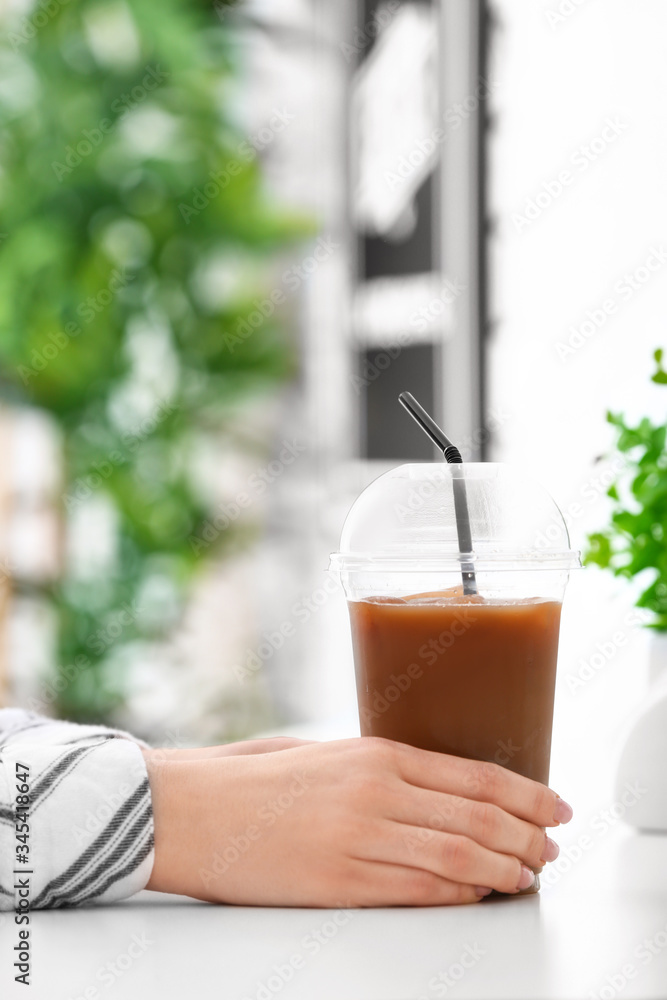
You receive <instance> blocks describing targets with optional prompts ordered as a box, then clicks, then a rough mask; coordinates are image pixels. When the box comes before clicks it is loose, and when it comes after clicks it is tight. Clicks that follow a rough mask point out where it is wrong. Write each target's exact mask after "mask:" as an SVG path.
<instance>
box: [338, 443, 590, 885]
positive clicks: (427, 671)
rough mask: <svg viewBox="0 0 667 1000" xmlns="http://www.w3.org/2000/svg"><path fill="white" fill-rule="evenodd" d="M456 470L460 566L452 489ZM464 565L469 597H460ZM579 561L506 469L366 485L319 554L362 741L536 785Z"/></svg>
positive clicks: (417, 472)
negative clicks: (388, 742)
mask: <svg viewBox="0 0 667 1000" xmlns="http://www.w3.org/2000/svg"><path fill="white" fill-rule="evenodd" d="M462 474H463V476H464V479H465V483H466V493H467V500H468V510H469V517H470V529H471V536H472V548H473V553H472V555H469V554H466V555H465V558H463V557H462V555H461V553H460V552H459V548H458V536H457V529H456V519H455V512H454V492H453V476H454V475H455V476H457V477H459V478H460V477H461V475H462ZM470 563H472V565H473V566H474V572H475V578H476V582H477V588H478V591H479V593H478V594H477V595H470V596H464V595H463V588H462V585H461V572H462V564H465V566H466V567H469V565H470ZM580 565H581V562H580V557H579V553H578V552H575V551H573V550H572V549H571V547H570V540H569V537H568V532H567V528H566V525H565V522H564V520H563V517H562V514H561V513H560V511H559V509H558V507H557V506H556V504H555V503H554V501H553V500H552V498H551V497H550V496H549V494H548V493H547V492H546V491H545V490H544V489H543V488H542V487H541V486H540V485H539V484H537V483H536V482H534V481H533V480H531V479H529V478H527V477H525V476H523V475H522V474H521V472H520V471H516V470H513V469H511V468H509V467H507V466H503V465H498V464H491V463H483V464H473V463H471V464H467V465H464V466H457V467H453V466H448V465H443V464H423V465H403V466H401V467H399V468H397V469H394V470H393V471H391V472H389V473H386V474H385V475H383V476H380V477H379V478H378V479H376V480H375V481H374V482H373V483H371V485H370V486H369V487H368V488H367V489H366V490H364V492H363V493H362V494H361V495H360V497H359V498H358V499H357V501H356V502H355V503H354V505H353V506H352V509H351V510H350V513H349V515H348V517H347V519H346V522H345V525H344V528H343V532H342V536H341V543H340V551H339V552H337V553H335V554H334V555H332V557H331V569H332V570H333V571H334V572H335V573H336V574H337V575H338V577H339V579H340V580H341V582H342V584H343V587H344V590H345V594H346V597H347V601H348V607H349V612H350V622H351V627H352V641H353V650H354V664H355V673H356V680H357V698H358V707H359V721H360V726H361V734H362V736H383V737H386V738H388V739H392V740H397V741H399V742H402V743H409V744H412V745H413V746H417V747H422V748H423V749H426V750H435V751H440V752H442V753H448V754H454V755H456V756H459V757H468V758H471V759H474V760H482V761H493V762H495V763H497V764H500V765H502V766H503V767H507V768H509V769H510V770H513V771H516V772H518V773H519V774H523V775H525V776H526V777H529V778H533V779H534V780H536V781H541V782H543V783H544V784H547V782H548V780H549V763H550V753H551V732H552V723H553V704H554V688H555V679H556V661H557V655H558V635H559V626H560V612H561V605H562V601H563V596H564V592H565V587H566V584H567V580H568V575H569V572H570V570H571V569H573V568H575V567H578V566H580ZM536 883H537V880H536ZM537 884H538V883H537ZM533 891H534V890H533Z"/></svg>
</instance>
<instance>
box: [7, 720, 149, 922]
mask: <svg viewBox="0 0 667 1000" xmlns="http://www.w3.org/2000/svg"><path fill="white" fill-rule="evenodd" d="M142 746H146V744H144V743H142V742H141V741H140V740H135V739H134V738H133V737H132V736H130V734H129V733H125V732H122V731H121V730H117V729H108V728H106V727H104V726H80V725H76V724H75V723H70V722H58V721H54V720H53V719H46V718H44V717H42V716H39V715H36V714H35V713H34V712H26V711H23V710H21V709H15V708H7V709H0V910H11V909H14V908H16V907H18V905H19V903H20V899H21V896H24V895H25V894H26V890H22V889H21V886H22V885H26V884H28V885H29V894H30V898H29V903H30V907H31V908H32V909H38V908H42V907H59V906H80V905H82V904H89V903H92V902H101V903H108V902H112V901H113V900H118V899H122V898H124V897H126V896H131V895H132V894H133V893H135V892H138V891H139V890H140V889H143V888H144V886H145V885H146V883H147V882H148V880H149V878H150V874H151V871H152V868H153V860H154V846H153V844H154V838H153V812H152V805H151V795H150V788H149V784H148V775H147V771H146V764H145V761H144V757H143V754H142V753H141V749H140V747H142ZM26 786H27V788H26ZM24 858H25V860H23V859H24ZM28 874H29V878H28Z"/></svg>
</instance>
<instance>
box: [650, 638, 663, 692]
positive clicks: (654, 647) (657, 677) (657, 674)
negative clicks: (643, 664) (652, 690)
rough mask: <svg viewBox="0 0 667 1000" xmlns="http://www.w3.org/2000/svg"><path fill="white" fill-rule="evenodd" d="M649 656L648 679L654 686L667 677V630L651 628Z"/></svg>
mask: <svg viewBox="0 0 667 1000" xmlns="http://www.w3.org/2000/svg"><path fill="white" fill-rule="evenodd" d="M648 657H649V659H648V679H649V683H650V685H651V687H653V686H654V685H655V684H658V683H660V684H662V683H663V682H665V679H666V678H667V632H656V631H655V630H654V629H651V640H650V642H649V654H648Z"/></svg>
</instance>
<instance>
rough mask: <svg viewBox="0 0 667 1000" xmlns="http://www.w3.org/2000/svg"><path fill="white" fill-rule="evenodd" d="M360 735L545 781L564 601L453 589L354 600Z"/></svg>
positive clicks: (353, 614)
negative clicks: (494, 596) (497, 597)
mask: <svg viewBox="0 0 667 1000" xmlns="http://www.w3.org/2000/svg"><path fill="white" fill-rule="evenodd" d="M349 608H350V619H351V623H352V641H353V646H354V660H355V668H356V676H357V695H358V699H359V716H360V721H361V733H362V736H384V737H386V738H388V739H392V740H398V741H399V742H401V743H410V744H412V745H413V746H417V747H422V748H423V749H425V750H438V751H440V752H441V753H449V754H455V755H457V756H459V757H470V758H473V759H475V760H487V761H495V762H496V763H498V764H502V765H503V766H505V767H508V768H509V769H510V770H512V771H516V772H518V773H519V774H523V775H525V776H526V777H528V778H533V779H535V780H536V781H541V782H543V783H544V784H547V782H548V780H549V756H550V751H551V727H552V720H553V704H554V684H555V678H556V657H557V652H558V629H559V624H560V610H561V605H560V604H559V603H558V602H556V601H540V600H537V599H535V600H532V599H529V600H524V601H513V602H512V601H493V600H488V599H484V598H481V597H463V596H459V595H453V594H452V592H451V591H449V592H440V593H434V594H421V595H415V596H414V597H408V598H404V599H396V598H381V597H377V598H370V599H369V600H366V601H353V602H350V604H349Z"/></svg>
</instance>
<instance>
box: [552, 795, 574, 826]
mask: <svg viewBox="0 0 667 1000" xmlns="http://www.w3.org/2000/svg"><path fill="white" fill-rule="evenodd" d="M573 816H574V812H573V811H572V806H569V805H568V804H567V802H566V801H565V799H561V797H560V795H557V796H556V808H555V809H554V822H555V823H569V822H570V820H571V819H572V817H573Z"/></svg>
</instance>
